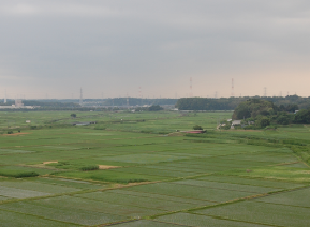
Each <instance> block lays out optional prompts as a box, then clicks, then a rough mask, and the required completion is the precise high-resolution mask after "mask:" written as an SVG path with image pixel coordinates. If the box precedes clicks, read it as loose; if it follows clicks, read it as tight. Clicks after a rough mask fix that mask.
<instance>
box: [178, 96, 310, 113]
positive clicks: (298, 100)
mask: <svg viewBox="0 0 310 227" xmlns="http://www.w3.org/2000/svg"><path fill="white" fill-rule="evenodd" d="M254 98H255V99H258V100H266V101H270V102H273V103H274V104H275V105H277V106H279V107H281V108H282V109H283V110H288V111H293V110H295V109H296V107H297V109H307V108H310V98H309V97H308V98H302V97H300V96H298V95H287V96H285V97H260V96H254ZM248 99H250V97H248V96H245V97H243V98H221V99H202V98H189V99H179V100H178V101H177V103H176V105H175V106H176V108H178V109H179V110H234V109H235V108H236V107H237V106H238V105H239V104H240V103H241V102H244V101H246V100H248Z"/></svg>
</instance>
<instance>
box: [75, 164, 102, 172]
mask: <svg viewBox="0 0 310 227" xmlns="http://www.w3.org/2000/svg"><path fill="white" fill-rule="evenodd" d="M79 169H80V170H82V171H87V170H97V169H99V166H97V165H94V166H83V167H81V168H79Z"/></svg>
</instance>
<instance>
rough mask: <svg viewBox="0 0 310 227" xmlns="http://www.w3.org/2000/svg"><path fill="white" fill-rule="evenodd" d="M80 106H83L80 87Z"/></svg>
mask: <svg viewBox="0 0 310 227" xmlns="http://www.w3.org/2000/svg"><path fill="white" fill-rule="evenodd" d="M79 104H80V106H83V89H82V88H80V101H79Z"/></svg>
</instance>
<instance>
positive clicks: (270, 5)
mask: <svg viewBox="0 0 310 227" xmlns="http://www.w3.org/2000/svg"><path fill="white" fill-rule="evenodd" d="M190 77H192V80H193V82H192V84H193V89H192V92H193V95H196V96H202V97H214V96H215V93H216V92H218V97H221V96H223V97H229V96H230V95H231V94H232V88H231V87H232V78H234V81H235V85H234V94H235V95H240V94H241V95H242V96H244V95H256V94H257V95H264V88H265V87H266V89H267V95H280V94H281V92H282V95H286V94H287V92H289V93H290V94H294V93H295V92H296V93H297V94H298V95H302V96H308V95H310V1H309V0H87V1H86V0H83V1H82V0H44V1H42V0H28V1H27V0H23V1H21V0H20V1H19V0H0V98H2V97H4V90H6V93H7V98H24V97H26V99H30V98H46V97H48V98H72V97H73V98H78V97H79V89H80V87H82V88H83V91H84V98H102V97H103V98H112V97H119V96H121V97H124V96H126V95H127V94H128V95H130V96H132V97H137V96H138V90H139V87H141V91H142V94H143V97H144V98H153V97H155V98H159V97H160V95H161V97H164V98H175V97H176V96H178V97H186V96H188V95H189V94H190Z"/></svg>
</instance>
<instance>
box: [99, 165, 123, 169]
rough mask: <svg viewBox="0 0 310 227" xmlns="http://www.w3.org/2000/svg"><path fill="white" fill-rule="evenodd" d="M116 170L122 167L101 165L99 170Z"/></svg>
mask: <svg viewBox="0 0 310 227" xmlns="http://www.w3.org/2000/svg"><path fill="white" fill-rule="evenodd" d="M116 168H121V166H107V165H99V169H116Z"/></svg>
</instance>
